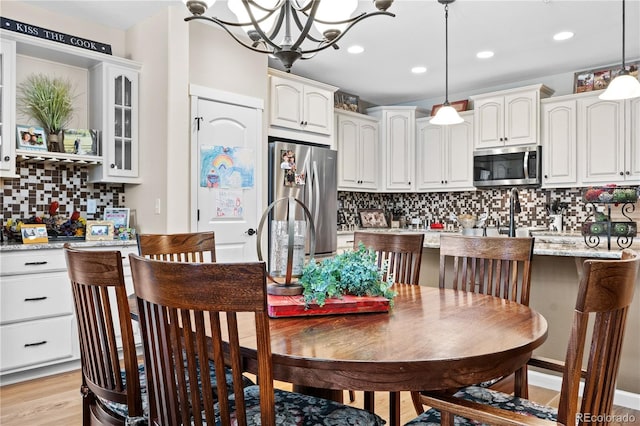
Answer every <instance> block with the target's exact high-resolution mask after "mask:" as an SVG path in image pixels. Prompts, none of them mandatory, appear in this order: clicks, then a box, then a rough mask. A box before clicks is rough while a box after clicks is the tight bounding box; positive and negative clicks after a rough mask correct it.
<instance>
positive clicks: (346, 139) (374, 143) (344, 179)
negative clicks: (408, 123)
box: [335, 110, 380, 191]
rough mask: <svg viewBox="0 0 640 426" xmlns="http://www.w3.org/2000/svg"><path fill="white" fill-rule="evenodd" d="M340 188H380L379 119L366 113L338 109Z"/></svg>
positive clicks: (337, 131)
mask: <svg viewBox="0 0 640 426" xmlns="http://www.w3.org/2000/svg"><path fill="white" fill-rule="evenodd" d="M335 116H336V139H337V144H338V190H341V191H353V190H369V191H376V190H377V189H378V179H377V177H378V174H379V170H380V166H379V164H378V161H379V155H378V152H379V137H378V120H377V119H376V118H373V117H369V116H366V115H363V114H358V113H354V112H347V111H339V110H336V113H335Z"/></svg>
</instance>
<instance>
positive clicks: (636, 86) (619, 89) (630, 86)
mask: <svg viewBox="0 0 640 426" xmlns="http://www.w3.org/2000/svg"><path fill="white" fill-rule="evenodd" d="M624 2H625V0H622V68H621V70H620V72H619V74H618V76H617V77H616V78H614V79H613V80H612V81H611V83H609V86H607V90H605V91H604V92H603V93H602V94H600V96H599V98H600V99H602V100H605V101H618V100H623V99H631V98H637V97H640V81H638V79H637V78H636V77H634V76H632V75H631V74H629V71H627V68H626V66H625V63H624V50H625V49H624V47H625V46H624V30H625V28H624V21H625V16H624V11H625V3H624Z"/></svg>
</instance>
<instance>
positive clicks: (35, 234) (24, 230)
mask: <svg viewBox="0 0 640 426" xmlns="http://www.w3.org/2000/svg"><path fill="white" fill-rule="evenodd" d="M20 233H21V234H22V243H23V244H37V243H47V242H49V235H47V225H45V224H44V223H38V224H33V225H32V224H24V223H23V224H22V226H21V227H20Z"/></svg>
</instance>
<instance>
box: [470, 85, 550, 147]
mask: <svg viewBox="0 0 640 426" xmlns="http://www.w3.org/2000/svg"><path fill="white" fill-rule="evenodd" d="M551 94H553V90H551V89H549V88H548V87H546V86H545V85H542V84H538V85H533V86H526V87H520V88H517V89H510V90H503V91H500V92H493V93H486V94H482V95H477V96H472V97H471V99H472V100H473V105H474V106H473V109H474V123H475V148H476V149H483V148H499V147H503V146H511V145H535V144H538V128H539V125H540V119H539V117H540V100H541V99H544V98H547V97H549V96H551Z"/></svg>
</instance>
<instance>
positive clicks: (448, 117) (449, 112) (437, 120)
mask: <svg viewBox="0 0 640 426" xmlns="http://www.w3.org/2000/svg"><path fill="white" fill-rule="evenodd" d="M454 1H455V0H438V3H440V4H444V22H445V44H444V45H445V62H444V63H445V66H444V70H445V71H444V72H445V84H444V104H442V107H441V108H440V109H439V110H438V112H437V113H436V115H435V117H433V118H432V119H431V120H430V121H429V122H430V123H432V124H439V125H443V126H444V125H447V124H458V123H462V122H463V121H464V119H463V118H462V117H460V114H458V111H456V110H455V108H453V107H452V106H451V105H450V104H449V4H450V3H453V2H454Z"/></svg>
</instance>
